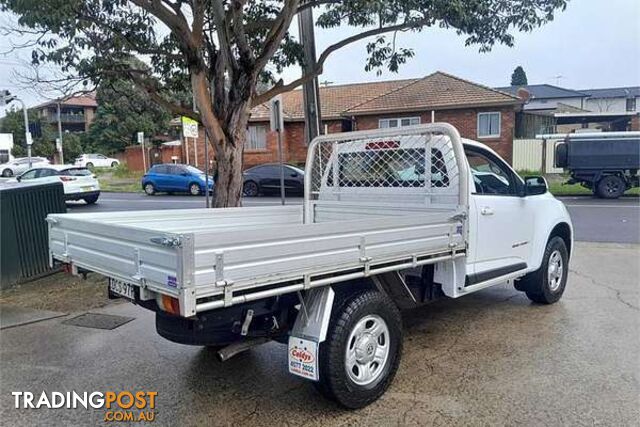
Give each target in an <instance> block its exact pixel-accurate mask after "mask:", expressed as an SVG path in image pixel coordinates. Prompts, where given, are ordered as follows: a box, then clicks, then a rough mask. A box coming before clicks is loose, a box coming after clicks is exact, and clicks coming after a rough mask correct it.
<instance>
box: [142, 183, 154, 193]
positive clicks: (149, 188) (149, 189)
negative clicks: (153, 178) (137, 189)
mask: <svg viewBox="0 0 640 427" xmlns="http://www.w3.org/2000/svg"><path fill="white" fill-rule="evenodd" d="M144 192H145V193H147V195H148V196H153V195H154V194H156V187H154V186H153V184H151V183H150V182H148V183H146V184H145V185H144Z"/></svg>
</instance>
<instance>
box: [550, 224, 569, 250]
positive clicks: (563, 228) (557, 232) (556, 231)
mask: <svg viewBox="0 0 640 427" xmlns="http://www.w3.org/2000/svg"><path fill="white" fill-rule="evenodd" d="M556 236H557V237H560V238H561V239H562V240H564V244H565V245H566V246H567V252H568V253H569V257H571V250H572V249H573V230H572V229H571V226H570V225H569V224H568V223H566V222H560V223H558V224H556V225H555V227H553V229H552V230H551V233H549V238H548V239H547V242H549V240H551V239H552V238H554V237H556Z"/></svg>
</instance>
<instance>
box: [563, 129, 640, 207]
mask: <svg viewBox="0 0 640 427" xmlns="http://www.w3.org/2000/svg"><path fill="white" fill-rule="evenodd" d="M555 165H556V167H558V168H563V169H565V170H566V171H568V172H569V173H570V174H571V178H570V180H569V182H568V183H569V184H576V183H579V184H580V185H582V186H583V187H586V188H589V189H590V190H592V191H593V194H594V195H596V196H597V197H602V198H605V199H617V198H618V197H620V196H622V194H623V193H624V192H625V191H627V190H628V189H630V188H633V187H638V186H639V183H638V169H639V168H640V132H602V133H588V134H587V133H584V134H579V133H578V134H570V135H568V136H567V137H566V138H565V140H564V141H563V142H560V143H558V144H557V145H556V147H555Z"/></svg>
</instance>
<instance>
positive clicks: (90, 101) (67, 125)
mask: <svg viewBox="0 0 640 427" xmlns="http://www.w3.org/2000/svg"><path fill="white" fill-rule="evenodd" d="M58 103H60V122H61V124H62V131H63V132H86V131H88V130H89V127H90V126H91V123H92V122H93V120H94V118H95V115H96V110H97V109H98V102H97V101H96V94H95V92H91V93H87V94H84V95H78V96H72V97H70V98H66V99H60V100H54V101H50V102H46V103H44V104H40V105H38V106H36V107H33V108H32V109H33V110H35V111H37V112H38V114H39V115H40V116H41V117H42V120H43V121H44V122H46V123H49V124H50V125H51V126H53V127H54V128H56V129H57V125H58Z"/></svg>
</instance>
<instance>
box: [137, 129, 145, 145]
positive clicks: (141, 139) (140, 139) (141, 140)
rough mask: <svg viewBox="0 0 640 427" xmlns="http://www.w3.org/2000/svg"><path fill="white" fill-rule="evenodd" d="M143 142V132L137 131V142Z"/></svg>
mask: <svg viewBox="0 0 640 427" xmlns="http://www.w3.org/2000/svg"><path fill="white" fill-rule="evenodd" d="M143 142H144V132H138V144H142V143H143Z"/></svg>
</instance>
